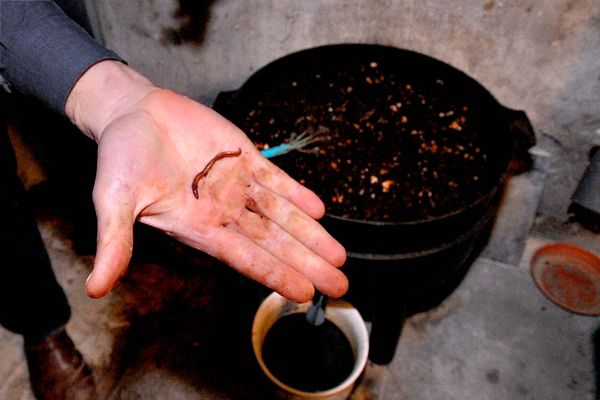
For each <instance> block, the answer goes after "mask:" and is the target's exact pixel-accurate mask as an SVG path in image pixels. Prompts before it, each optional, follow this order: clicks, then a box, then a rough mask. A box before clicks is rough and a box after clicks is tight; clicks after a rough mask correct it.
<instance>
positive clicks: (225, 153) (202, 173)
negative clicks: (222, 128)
mask: <svg viewBox="0 0 600 400" xmlns="http://www.w3.org/2000/svg"><path fill="white" fill-rule="evenodd" d="M240 154H242V149H238V150H237V151H223V152H221V153H219V154H217V155H216V156H214V157H213V159H212V160H210V161H209V162H208V164H206V167H204V169H203V170H202V171H200V172H199V173H198V174H197V175H196V176H195V177H194V181H193V182H192V192H193V193H194V197H195V198H198V182H200V179H202V178H204V177H205V176H206V175H208V171H210V169H211V168H212V166H213V165H215V163H216V162H217V161H219V160H220V159H222V158H227V157H239V156H240Z"/></svg>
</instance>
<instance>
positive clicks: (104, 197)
mask: <svg viewBox="0 0 600 400" xmlns="http://www.w3.org/2000/svg"><path fill="white" fill-rule="evenodd" d="M18 3H22V2H18ZM3 4H4V3H3ZM107 58H109V59H110V58H112V57H107ZM102 60H104V61H102ZM8 70H9V68H7V71H8ZM39 70H40V71H42V72H41V75H42V76H43V71H44V68H43V66H42V68H40V69H39ZM11 76H12V75H10V74H9V76H8V78H9V79H11ZM71 76H72V77H73V76H75V78H74V82H75V84H74V85H70V88H69V90H67V91H63V93H65V92H66V93H67V97H66V98H65V99H64V104H65V106H64V107H65V108H64V112H65V114H66V115H67V117H68V118H69V119H71V121H73V123H74V124H75V125H77V126H78V127H79V128H80V129H81V130H82V131H83V132H84V133H86V134H87V135H89V136H90V137H92V138H93V139H94V140H95V141H96V142H97V143H98V168H97V175H96V182H95V186H94V194H93V197H94V204H95V207H96V212H97V218H98V247H97V254H96V259H95V262H94V269H93V271H92V274H91V275H90V277H89V279H88V282H87V291H88V294H89V295H91V296H93V297H99V296H102V295H104V294H106V293H107V292H108V291H109V290H110V289H111V288H112V287H113V286H114V285H115V284H116V282H117V281H118V279H119V278H120V276H121V275H122V274H123V273H124V271H125V270H126V268H127V265H128V263H129V259H130V257H131V250H132V246H133V234H132V231H133V224H134V222H135V221H136V220H139V221H141V222H143V223H146V224H148V225H151V226H154V227H156V228H158V229H161V230H163V231H164V232H166V233H167V234H169V235H172V236H174V237H176V238H177V239H178V240H180V241H181V242H183V243H185V244H187V245H190V246H192V247H194V248H196V249H198V250H201V251H204V252H206V253H208V254H211V255H213V256H215V257H217V258H219V259H220V260H222V261H224V262H225V263H227V264H228V265H230V266H232V267H233V268H235V269H236V270H238V271H240V272H241V273H243V274H244V275H246V276H248V277H250V278H252V279H255V280H257V281H259V282H261V283H263V284H265V285H266V286H268V287H270V288H272V289H274V290H276V291H278V292H279V293H281V294H282V295H284V296H286V297H288V298H289V299H291V300H294V301H307V300H309V299H310V298H311V297H312V295H313V292H314V288H315V287H316V288H317V289H319V290H320V291H321V292H323V293H325V294H327V295H329V296H331V297H339V296H341V295H342V294H344V293H345V291H346V290H347V285H348V283H347V280H346V278H345V276H344V275H343V274H342V273H341V272H340V271H339V270H338V267H339V266H341V265H342V264H343V263H344V261H345V257H346V254H345V251H344V249H343V248H342V246H341V245H340V244H339V243H338V242H337V241H335V240H334V239H333V238H332V237H331V236H330V235H329V234H328V233H327V232H326V231H325V230H324V229H323V228H322V227H321V226H320V225H319V224H318V223H317V222H316V221H315V219H316V218H319V217H321V216H322V215H323V213H324V206H323V203H322V202H321V201H320V200H319V199H318V198H317V196H316V195H315V194H314V193H313V192H311V191H310V190H308V189H306V188H304V187H303V186H302V185H300V184H299V183H297V182H296V181H294V180H292V179H291V178H290V177H288V176H287V175H286V174H285V173H284V172H283V171H281V170H280V169H278V168H277V167H276V166H275V165H273V164H272V163H270V162H269V161H268V160H266V159H265V158H264V157H262V156H261V155H260V153H259V152H258V151H257V150H256V148H255V147H254V145H253V144H252V142H251V141H250V140H249V139H248V138H247V137H246V136H245V135H244V134H243V133H242V132H241V131H240V130H239V129H237V128H236V127H235V126H234V125H233V124H231V123H230V122H229V121H227V120H225V119H224V118H222V117H221V116H220V115H218V114H217V113H215V112H214V111H213V110H211V109H210V108H208V107H205V106H203V105H201V104H199V103H197V102H194V101H192V100H190V99H188V98H186V97H184V96H181V95H179V94H176V93H173V92H171V91H168V90H164V89H160V88H158V87H156V86H155V85H153V84H152V83H151V82H150V81H149V80H148V79H146V78H145V77H143V76H142V75H140V74H139V73H137V72H136V71H134V70H133V69H131V68H129V67H128V66H126V65H125V64H123V63H121V62H118V61H114V60H105V59H104V58H103V57H102V56H100V57H98V58H97V59H96V60H94V61H92V62H91V63H90V65H88V66H86V67H84V68H82V75H81V74H80V75H77V74H75V73H73V74H71ZM53 79H54V78H53ZM17 82H20V81H19V80H17ZM31 89H32V90H33V92H32V94H34V95H38V96H42V98H43V96H44V93H39V92H37V93H36V91H35V89H36V88H35V87H33V88H31ZM25 91H26V90H25ZM47 102H48V103H49V104H50V105H51V106H52V105H54V107H55V108H56V107H59V108H60V104H62V103H63V101H62V100H61V101H51V102H49V101H47ZM59 111H62V110H60V109H59ZM238 149H240V150H241V154H240V155H239V156H238V157H229V158H225V159H222V160H219V161H218V162H216V163H215V164H214V166H213V167H212V169H210V171H209V172H208V174H207V176H206V177H204V178H203V179H202V180H200V182H199V185H198V198H195V196H194V194H193V192H192V189H191V184H192V182H193V180H194V177H195V176H196V174H197V173H198V172H200V171H201V170H202V169H203V168H204V167H205V166H206V165H207V164H208V163H209V161H210V160H211V159H213V158H214V157H215V156H216V155H217V154H219V153H221V152H225V151H237V150H238Z"/></svg>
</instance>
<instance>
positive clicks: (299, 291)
mask: <svg viewBox="0 0 600 400" xmlns="http://www.w3.org/2000/svg"><path fill="white" fill-rule="evenodd" d="M194 236H195V235H191V236H189V237H178V239H179V240H180V241H181V242H183V243H185V244H187V245H189V246H192V247H195V248H197V249H199V250H202V251H205V252H207V253H209V254H211V255H213V256H215V257H216V258H218V259H220V260H221V261H223V262H225V263H226V264H228V265H229V266H231V267H232V268H234V269H235V270H237V271H238V272H240V273H241V274H243V275H245V276H247V277H248V278H250V279H253V280H255V281H257V282H259V283H261V284H263V285H265V286H266V287H268V288H270V289H272V290H274V291H276V292H277V293H279V294H281V295H282V296H284V297H285V298H287V299H289V300H291V301H294V302H297V303H304V302H306V301H309V300H310V299H312V297H313V295H314V287H313V285H312V283H311V282H310V280H309V279H307V278H306V277H305V276H303V275H302V274H301V273H299V272H298V271H296V270H294V269H293V268H291V267H290V266H288V265H286V264H285V263H283V262H282V261H280V260H278V259H277V258H276V257H274V256H273V255H272V254H270V253H269V252H268V251H266V250H264V249H262V248H261V247H259V246H257V245H256V243H254V242H253V241H252V240H251V239H250V238H248V237H245V236H243V235H240V234H239V233H238V232H236V231H234V230H232V229H229V228H226V227H218V228H215V229H213V230H212V232H211V234H210V236H211V248H208V249H207V248H204V247H203V246H202V243H204V242H203V241H196V239H195V238H194Z"/></svg>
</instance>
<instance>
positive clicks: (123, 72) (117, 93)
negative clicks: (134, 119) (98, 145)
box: [65, 60, 157, 142]
mask: <svg viewBox="0 0 600 400" xmlns="http://www.w3.org/2000/svg"><path fill="white" fill-rule="evenodd" d="M156 89H157V87H156V86H155V85H154V84H152V82H150V81H149V80H148V79H147V78H146V77H144V76H143V75H141V74H139V73H138V72H136V71H135V70H133V69H132V68H130V67H128V66H127V65H125V64H123V63H122V62H120V61H115V60H105V61H100V62H98V63H97V64H94V65H92V66H91V67H90V68H89V69H88V70H87V71H86V72H85V73H84V74H83V75H82V76H81V77H80V78H79V79H78V80H77V82H76V83H75V86H73V89H72V90H71V93H70V94H69V97H68V98H67V103H66V105H65V114H66V116H67V117H68V118H69V119H70V120H71V122H73V124H75V125H76V126H77V127H78V128H79V129H80V130H81V131H82V132H83V133H85V134H86V135H88V136H90V137H91V138H93V139H94V140H95V141H96V142H99V141H100V138H101V136H102V133H103V132H104V130H105V128H106V127H107V126H108V125H109V124H110V123H111V122H112V121H114V120H115V119H117V118H119V117H120V116H123V115H125V114H127V113H129V112H131V111H132V110H133V109H134V108H135V106H136V105H137V104H138V102H139V101H140V100H141V99H143V98H144V97H145V96H146V95H147V94H148V93H150V92H152V91H154V90H156Z"/></svg>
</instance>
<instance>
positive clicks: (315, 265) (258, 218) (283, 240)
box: [228, 210, 348, 298]
mask: <svg viewBox="0 0 600 400" xmlns="http://www.w3.org/2000/svg"><path fill="white" fill-rule="evenodd" d="M235 222H236V223H235V224H233V223H232V224H230V225H228V227H229V228H231V229H233V230H236V231H238V232H240V233H241V234H242V235H244V236H246V237H248V238H250V239H251V240H253V241H254V243H256V244H257V245H258V246H260V247H262V248H263V249H265V250H267V251H268V252H269V253H270V254H272V255H273V256H275V257H276V258H278V259H279V260H281V261H282V262H285V263H286V264H287V265H289V266H291V267H292V268H294V269H295V270H296V271H298V272H299V273H300V274H302V275H303V276H305V277H306V278H308V279H309V280H310V281H311V282H312V283H313V284H314V286H315V287H316V288H317V289H318V290H319V291H321V292H322V293H325V294H327V295H328V296H330V297H334V298H337V297H341V296H342V295H343V294H344V293H346V291H347V290H348V280H347V279H346V277H345V276H344V274H343V273H342V272H340V270H339V269H337V268H335V267H334V266H333V265H331V264H330V263H329V262H327V261H326V260H325V259H324V258H322V257H320V256H318V255H317V254H315V253H314V252H313V251H311V250H309V249H308V248H307V247H306V246H304V245H302V244H301V243H300V242H298V240H296V239H295V238H294V237H292V236H291V235H290V234H288V233H287V232H286V231H284V230H283V229H281V227H279V226H278V225H277V224H275V223H273V222H272V221H271V220H269V219H268V218H266V217H264V216H262V215H259V214H256V213H254V212H251V211H247V210H245V211H243V212H242V213H241V214H240V216H239V218H238V219H237V220H236V221H235Z"/></svg>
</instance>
